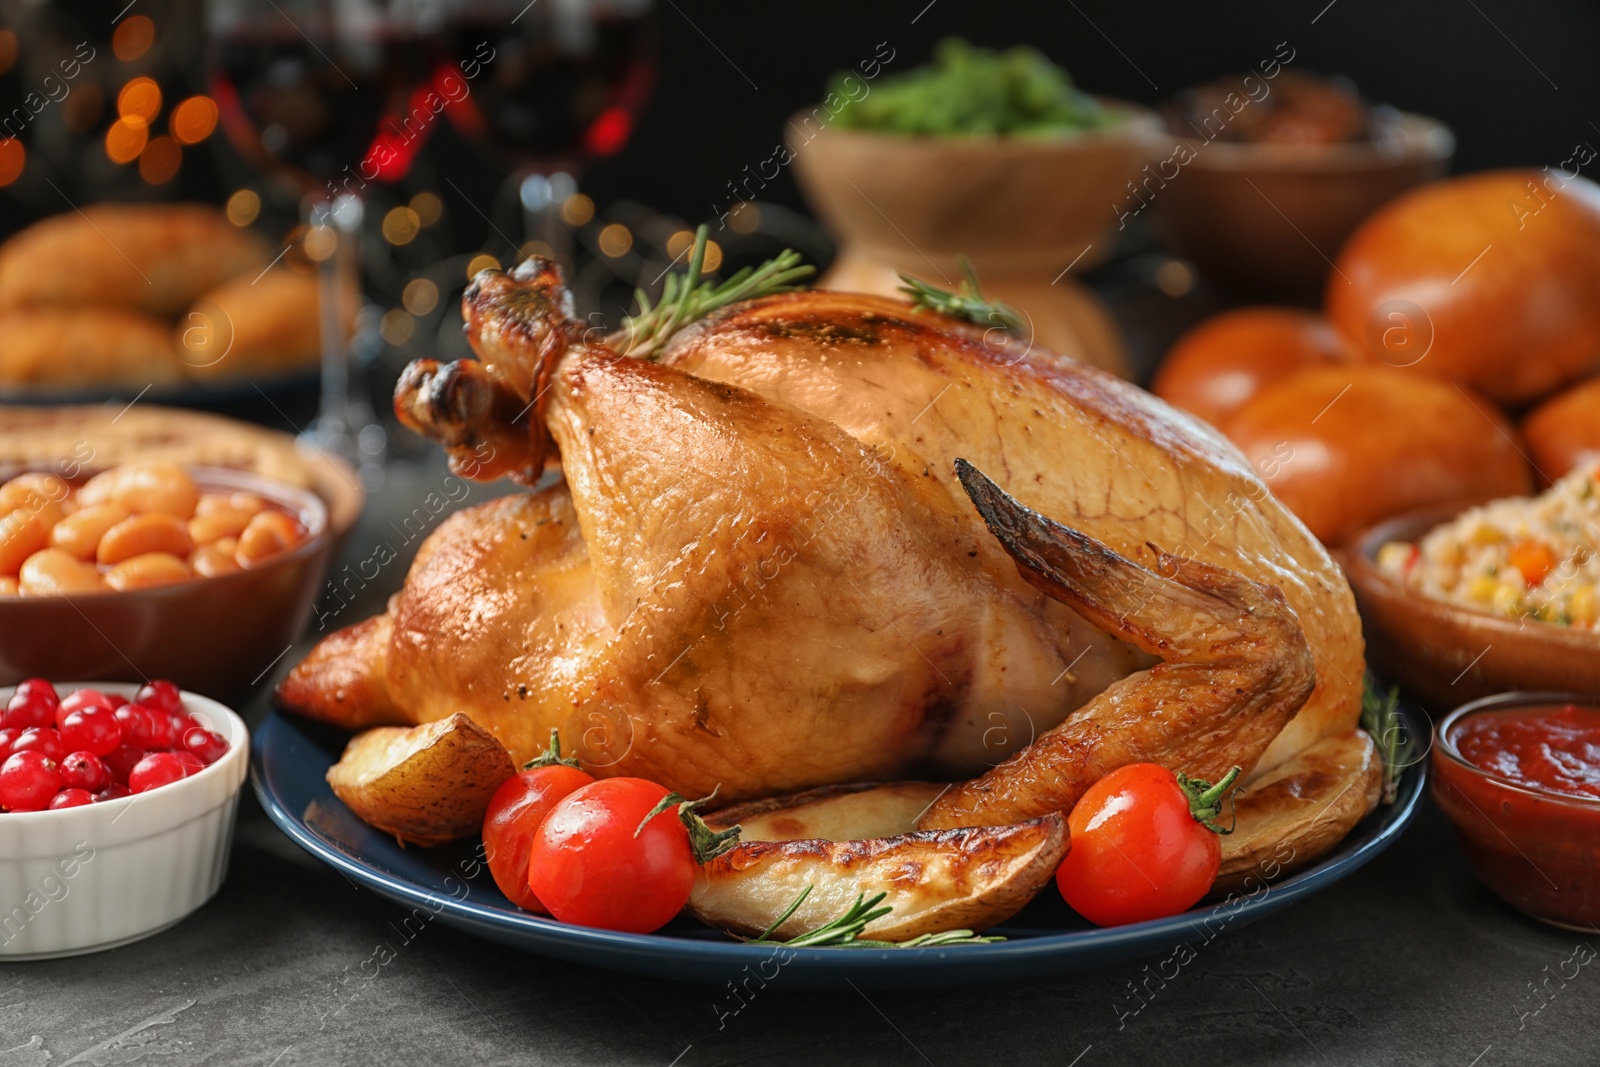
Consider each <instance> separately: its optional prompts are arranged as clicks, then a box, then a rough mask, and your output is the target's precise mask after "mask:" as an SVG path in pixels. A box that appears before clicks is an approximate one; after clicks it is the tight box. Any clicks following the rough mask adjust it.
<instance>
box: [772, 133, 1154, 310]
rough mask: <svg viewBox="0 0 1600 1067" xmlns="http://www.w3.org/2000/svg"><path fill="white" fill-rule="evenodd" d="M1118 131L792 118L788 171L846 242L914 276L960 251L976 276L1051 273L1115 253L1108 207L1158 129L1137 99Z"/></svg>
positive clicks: (946, 269) (948, 269) (952, 270)
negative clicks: (857, 125)
mask: <svg viewBox="0 0 1600 1067" xmlns="http://www.w3.org/2000/svg"><path fill="white" fill-rule="evenodd" d="M1102 102H1103V103H1105V104H1106V105H1107V106H1108V107H1111V108H1113V109H1114V110H1116V111H1117V112H1118V113H1119V114H1120V115H1122V116H1123V118H1124V120H1125V121H1123V123H1122V124H1121V125H1119V126H1117V127H1116V128H1114V129H1110V130H1098V131H1093V132H1089V133H1077V134H1066V135H1063V136H1059V137H914V136H907V135H905V134H892V133H878V132H874V131H865V130H848V129H841V128H839V127H837V126H824V127H821V128H820V129H818V128H817V122H816V120H815V119H814V118H812V114H813V112H812V111H801V112H800V113H798V114H797V115H795V116H794V118H793V119H791V120H790V122H789V125H788V127H787V129H788V131H789V149H790V151H791V152H792V153H793V155H794V168H795V175H796V177H797V178H798V180H799V182H800V189H801V191H802V192H804V193H805V197H806V200H807V201H808V202H809V203H810V205H811V207H812V209H813V210H815V211H816V213H817V214H818V215H819V216H820V217H821V218H822V221H823V222H824V223H825V224H827V226H828V228H829V229H830V230H832V231H833V232H834V234H836V235H837V236H838V237H839V239H840V241H841V243H843V244H844V245H846V246H847V247H849V248H850V249H852V250H853V251H854V252H857V253H859V254H861V255H865V256H868V257H870V258H872V259H875V260H878V261H880V262H882V263H885V264H888V265H889V266H891V267H893V268H894V269H896V270H903V271H906V272H908V273H913V274H917V275H919V276H924V277H926V276H930V275H931V276H932V277H934V278H935V280H937V278H938V276H939V274H940V273H942V274H944V275H946V276H948V277H949V278H951V279H957V278H959V277H960V276H961V275H960V270H959V268H958V266H957V263H956V257H957V256H959V255H966V256H967V257H968V258H969V259H970V260H971V261H972V264H973V266H974V267H975V268H976V269H977V271H978V275H979V277H980V278H984V279H987V278H989V277H991V276H999V275H1011V274H1026V273H1038V274H1043V275H1044V276H1045V278H1046V279H1047V280H1048V279H1049V278H1054V277H1055V276H1056V275H1057V274H1058V273H1060V272H1061V271H1062V270H1063V269H1064V268H1066V267H1067V266H1068V265H1069V264H1072V263H1073V260H1074V259H1075V258H1076V257H1078V256H1079V255H1080V254H1081V255H1082V259H1080V260H1078V262H1077V263H1076V265H1075V268H1074V269H1077V270H1082V269H1084V268H1086V267H1089V266H1092V265H1093V264H1095V263H1096V262H1099V261H1100V260H1101V259H1104V258H1105V256H1106V255H1108V254H1109V253H1110V251H1111V246H1112V240H1111V235H1110V231H1111V230H1112V228H1113V227H1114V225H1115V224H1116V221H1117V217H1116V214H1115V211H1114V209H1115V206H1116V205H1117V204H1119V203H1120V202H1121V201H1122V200H1123V198H1124V197H1125V196H1126V195H1127V183H1128V181H1129V180H1131V179H1132V178H1133V177H1134V175H1136V174H1138V173H1139V168H1141V167H1142V166H1144V163H1145V161H1146V159H1148V158H1149V152H1150V150H1151V147H1152V145H1153V144H1155V143H1159V142H1155V141H1152V138H1153V137H1154V136H1155V135H1156V134H1157V133H1158V131H1159V129H1160V125H1159V123H1158V122H1157V121H1156V119H1155V117H1154V116H1153V115H1151V114H1150V113H1149V112H1148V111H1145V110H1144V109H1142V108H1139V107H1137V106H1136V105H1133V104H1127V103H1122V102H1119V101H1102ZM1086 248H1087V249H1088V250H1087V251H1085V249H1086Z"/></svg>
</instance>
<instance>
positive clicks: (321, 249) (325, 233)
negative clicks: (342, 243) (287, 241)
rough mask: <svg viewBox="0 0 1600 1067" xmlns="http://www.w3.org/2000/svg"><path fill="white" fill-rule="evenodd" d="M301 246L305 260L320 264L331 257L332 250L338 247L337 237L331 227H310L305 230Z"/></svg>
mask: <svg viewBox="0 0 1600 1067" xmlns="http://www.w3.org/2000/svg"><path fill="white" fill-rule="evenodd" d="M301 246H302V247H304V248H305V250H306V258H307V259H309V260H310V261H311V262H313V263H321V262H322V261H323V260H325V259H327V258H328V257H329V256H331V255H333V250H334V249H336V248H338V247H339V235H338V234H337V233H335V232H334V230H333V227H332V226H312V227H311V228H310V229H308V230H306V237H305V240H304V241H302V242H301Z"/></svg>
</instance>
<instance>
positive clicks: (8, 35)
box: [0, 30, 17, 74]
mask: <svg viewBox="0 0 1600 1067" xmlns="http://www.w3.org/2000/svg"><path fill="white" fill-rule="evenodd" d="M16 61H17V35H16V34H15V33H13V32H12V31H10V30H0V74H4V73H5V72H6V71H8V70H10V69H11V64H13V63H15V62H16Z"/></svg>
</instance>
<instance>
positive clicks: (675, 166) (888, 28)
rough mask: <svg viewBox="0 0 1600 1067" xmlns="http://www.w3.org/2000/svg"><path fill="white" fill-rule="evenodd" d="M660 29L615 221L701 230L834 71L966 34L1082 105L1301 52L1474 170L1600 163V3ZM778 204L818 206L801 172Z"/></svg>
mask: <svg viewBox="0 0 1600 1067" xmlns="http://www.w3.org/2000/svg"><path fill="white" fill-rule="evenodd" d="M924 8H927V10H926V11H924V10H923V9H924ZM1324 8H1327V10H1326V11H1324ZM918 12H923V13H922V15H921V18H920V19H918V20H917V22H916V24H915V25H912V23H911V19H912V18H913V17H914V16H916V15H917V14H918ZM1319 12H1321V13H1322V14H1321V17H1320V18H1318V19H1317V22H1316V23H1315V24H1314V25H1313V24H1312V21H1311V20H1312V19H1313V18H1316V17H1317V15H1318V13H1319ZM657 19H658V25H659V30H660V42H661V47H660V56H661V60H660V62H661V76H660V81H659V83H658V86H657V89H656V95H655V98H654V100H653V101H652V103H651V105H650V109H649V111H648V113H647V114H646V115H645V117H644V120H643V121H642V122H641V123H640V125H639V128H638V132H637V133H636V135H635V138H634V140H633V142H632V143H631V144H630V145H629V147H628V148H627V149H626V150H625V151H624V152H623V154H622V155H620V156H618V157H617V158H615V159H614V160H611V161H608V162H607V163H605V164H604V165H603V166H602V167H600V168H597V169H596V170H595V172H594V173H593V174H592V176H591V177H590V178H589V180H588V181H587V182H586V185H587V187H588V189H589V191H590V192H591V193H592V194H593V195H594V196H595V197H596V199H597V200H598V201H599V202H600V203H601V204H605V203H606V202H608V200H610V199H611V198H615V197H621V196H629V197H636V198H639V199H642V200H646V201H648V202H650V203H651V204H653V205H654V206H656V207H659V208H662V209H664V210H670V211H674V212H677V213H679V214H682V215H684V216H686V217H688V218H699V217H702V216H704V215H706V214H708V213H709V212H710V205H711V203H712V201H713V199H716V201H717V202H718V203H719V204H720V203H721V202H722V200H723V198H724V197H725V183H726V182H727V181H728V180H729V179H731V178H734V177H736V176H737V175H738V174H739V171H740V169H741V168H742V167H744V166H745V165H746V164H750V165H751V166H752V167H754V166H755V165H756V164H757V163H759V162H760V161H762V160H764V159H766V158H767V156H768V155H770V154H771V152H772V148H773V146H774V145H775V144H777V142H778V139H779V137H780V136H781V127H782V126H783V123H784V121H785V119H786V118H787V117H788V116H789V115H790V114H792V113H793V112H794V111H796V110H798V109H799V108H800V107H802V106H804V105H807V104H810V103H814V102H815V101H816V100H817V99H819V98H820V96H821V92H822V88H823V85H824V83H825V81H826V79H827V77H828V75H829V74H830V73H831V72H832V71H835V70H839V69H842V68H847V67H851V66H853V65H854V64H856V63H857V62H859V61H860V60H862V59H865V58H868V57H870V56H871V54H872V52H873V50H874V48H875V47H876V46H877V44H878V42H880V41H885V40H886V41H888V42H889V44H890V46H891V47H893V48H895V49H896V50H897V52H898V54H897V55H896V57H895V59H894V62H893V63H891V64H890V65H889V67H888V68H887V69H886V73H888V72H900V71H905V70H909V69H910V68H911V67H913V66H915V65H916V64H917V63H920V62H923V61H924V60H926V59H927V58H928V56H929V54H930V53H931V52H932V50H933V47H934V45H935V44H937V43H938V41H939V40H940V39H941V38H943V37H945V36H948V35H951V34H960V35H962V36H965V37H967V38H968V39H969V40H972V41H973V42H975V43H978V44H984V45H989V46H993V47H1004V46H1008V45H1012V44H1018V43H1023V44H1030V45H1033V46H1034V47H1036V48H1038V49H1040V50H1041V51H1043V52H1044V53H1045V54H1047V55H1048V56H1050V58H1052V59H1054V60H1055V61H1056V62H1058V63H1061V64H1063V65H1064V66H1065V67H1066V68H1067V69H1068V70H1069V71H1070V72H1071V73H1072V76H1073V78H1074V79H1075V80H1076V81H1077V83H1078V84H1079V85H1080V86H1082V87H1083V88H1085V89H1087V90H1089V91H1091V92H1095V93H1102V94H1106V95H1110V96H1118V97H1124V98H1127V99H1131V100H1136V101H1140V102H1142V103H1146V104H1153V103H1157V102H1160V101H1163V100H1166V99H1167V98H1169V97H1170V96H1172V95H1173V94H1174V93H1176V92H1177V91H1178V90H1180V89H1183V88H1185V87H1187V86H1189V85H1193V84H1195V83H1197V82H1201V81H1206V80H1210V79H1213V78H1216V77H1219V76H1221V75H1224V74H1229V73H1233V72H1242V71H1244V70H1246V69H1249V68H1251V67H1254V66H1256V65H1257V64H1258V63H1259V62H1261V61H1262V60H1264V59H1267V58H1270V57H1271V55H1272V54H1273V52H1274V50H1275V49H1276V47H1277V45H1278V43H1279V42H1281V41H1287V42H1288V43H1289V45H1290V47H1292V48H1294V49H1295V51H1296V57H1295V60H1294V64H1293V65H1294V67H1295V68H1296V69H1299V70H1310V71H1316V72H1319V73H1324V74H1344V75H1348V76H1350V77H1351V78H1352V79H1354V81H1355V83H1356V85H1357V86H1359V87H1360V88H1361V90H1362V91H1363V92H1364V93H1365V94H1366V95H1367V96H1368V97H1369V98H1371V99H1373V100H1376V101H1379V102H1384V103H1390V104H1393V105H1395V106H1396V107H1399V108H1402V109H1404V110H1408V111H1419V112H1422V113H1424V114H1428V115H1433V116H1435V117H1437V118H1439V119H1442V120H1443V121H1444V122H1446V123H1448V124H1449V125H1450V126H1451V127H1452V128H1454V130H1455V131H1456V136H1457V142H1458V143H1457V155H1456V162H1455V169H1456V170H1457V171H1462V170H1481V169H1485V168H1490V167H1502V166H1511V165H1531V166H1544V165H1547V164H1548V165H1552V166H1553V165H1555V164H1557V163H1559V162H1561V161H1562V160H1564V159H1566V158H1567V156H1568V155H1569V154H1570V152H1571V149H1572V146H1573V145H1574V144H1576V143H1577V142H1579V141H1584V140H1587V141H1589V142H1590V143H1592V144H1595V145H1597V146H1600V128H1597V126H1600V62H1597V50H1600V4H1594V3H1583V2H1578V0H1570V2H1561V0H1335V2H1334V3H1333V4H1332V5H1331V7H1330V6H1329V5H1328V0H1291V2H1281V0H1280V2H1272V0H1251V2H1239V0H1230V2H1227V3H1215V2H1203V3H1194V2H1187V3H1183V2H1165V3H1149V2H1146V3H1125V2H1106V0H1099V2H1096V0H1077V2H1075V3H1074V2H1071V0H1065V2H1062V0H1057V2H1050V3H1041V2H1037V0H1034V2H1028V0H984V2H977V0H936V2H935V3H934V4H933V5H932V6H931V7H928V3H927V0H909V2H907V0H894V2H882V0H879V2H870V0H818V2H813V3H806V4H784V5H779V4H773V3H766V4H760V5H753V4H749V3H742V2H736V0H715V2H704V0H701V2H692V3H691V2H689V0H677V6H676V7H674V5H673V3H671V2H664V3H662V4H661V6H660V10H659V12H658V15H657ZM691 19H692V20H693V24H692V25H691V23H690V20H691ZM1490 20H1493V23H1492V24H1491V21H1490ZM1497 26H1498V27H1499V28H1498V29H1496V27H1497ZM697 27H698V29H697ZM702 31H703V34H704V36H702ZM1502 31H1503V33H1504V35H1502ZM1507 36H1509V37H1510V41H1508V40H1507ZM707 37H709V38H710V40H711V41H712V42H715V47H713V45H712V44H711V43H708V41H707ZM1511 42H1515V44H1513V43H1511ZM719 48H720V49H721V51H722V52H723V53H726V58H724V56H722V55H719V54H718V51H717V49H719ZM1519 50H1520V51H1519ZM735 64H736V65H737V66H738V68H739V69H740V70H742V71H743V72H744V76H741V75H740V74H739V72H738V71H736V70H735V69H734V65H735ZM1536 68H1537V69H1536ZM1541 71H1542V72H1543V73H1542V74H1541V73H1540V72H1541ZM746 76H747V77H748V78H749V79H751V81H753V82H754V83H755V86H756V87H755V88H752V87H751V84H750V82H749V81H746V80H745V77H746ZM1552 83H1553V84H1552ZM763 197H766V198H770V199H774V200H778V201H780V202H783V203H786V204H789V205H792V206H795V207H799V206H800V200H799V195H798V191H797V190H796V188H795V185H794V180H793V177H792V175H789V174H784V175H783V176H781V177H780V178H779V179H778V180H777V181H775V182H773V183H772V185H771V186H770V187H769V188H768V189H767V190H766V191H764V192H763Z"/></svg>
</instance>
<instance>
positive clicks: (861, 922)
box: [748, 885, 1005, 948]
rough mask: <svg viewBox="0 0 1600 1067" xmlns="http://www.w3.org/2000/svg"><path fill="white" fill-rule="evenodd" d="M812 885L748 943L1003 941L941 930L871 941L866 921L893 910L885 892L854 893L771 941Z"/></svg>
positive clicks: (841, 944) (799, 945)
mask: <svg viewBox="0 0 1600 1067" xmlns="http://www.w3.org/2000/svg"><path fill="white" fill-rule="evenodd" d="M814 888H815V886H810V885H808V886H806V887H805V888H804V889H802V890H800V895H799V896H797V897H795V898H794V902H793V903H792V904H790V905H789V906H788V907H787V908H785V909H784V912H783V914H782V915H779V916H778V917H777V918H776V919H774V920H772V925H771V926H768V927H767V928H766V929H765V930H763V931H761V936H760V937H753V938H751V939H750V941H749V942H748V943H749V944H773V945H784V946H786V947H788V948H820V947H829V948H934V947H937V946H942V945H984V944H988V943H989V942H991V941H1004V940H1005V938H1003V937H979V936H978V935H977V934H975V933H973V932H972V931H971V930H944V931H942V932H940V933H936V934H923V935H922V936H921V937H914V938H912V939H911V940H909V941H874V940H872V939H871V938H865V937H862V936H861V932H862V931H863V930H865V929H866V928H867V924H868V923H871V922H873V921H874V920H877V919H881V918H883V917H884V916H885V915H888V914H889V913H890V912H892V911H894V908H893V907H891V906H889V905H887V904H884V903H883V898H884V897H885V896H887V895H888V894H887V893H874V894H872V896H870V897H869V896H867V895H866V894H865V893H858V894H857V895H856V902H855V903H854V904H852V905H850V907H848V908H846V909H845V911H844V914H843V915H840V916H839V917H838V918H836V919H832V920H830V921H828V922H825V923H823V924H822V925H821V926H818V927H814V928H813V929H810V930H807V931H805V932H804V933H801V934H797V935H795V936H794V937H791V938H789V939H788V940H787V941H775V940H773V937H772V933H773V931H774V930H776V929H777V928H778V927H780V926H782V925H783V924H784V923H785V922H787V921H788V920H789V917H790V916H791V915H793V914H794V913H795V912H796V911H797V910H798V909H799V907H800V905H801V904H803V903H805V900H806V898H807V897H809V896H810V895H811V890H812V889H814Z"/></svg>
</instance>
